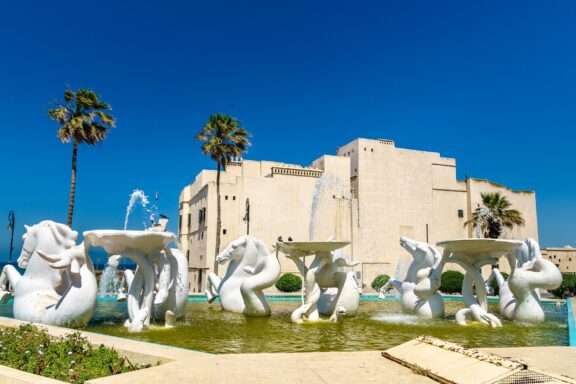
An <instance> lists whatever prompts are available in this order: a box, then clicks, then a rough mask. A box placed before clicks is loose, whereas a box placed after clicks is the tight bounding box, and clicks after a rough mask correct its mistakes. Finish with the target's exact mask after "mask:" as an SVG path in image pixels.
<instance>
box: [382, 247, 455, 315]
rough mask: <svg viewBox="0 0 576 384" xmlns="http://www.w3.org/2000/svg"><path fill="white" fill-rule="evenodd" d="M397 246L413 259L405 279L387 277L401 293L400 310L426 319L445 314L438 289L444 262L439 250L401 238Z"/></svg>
mask: <svg viewBox="0 0 576 384" xmlns="http://www.w3.org/2000/svg"><path fill="white" fill-rule="evenodd" d="M400 245H401V246H402V248H404V249H405V250H407V251H408V252H409V253H410V254H411V255H412V258H413V261H412V263H411V264H410V267H409V268H408V272H407V273H406V277H405V278H404V281H402V282H399V281H397V280H395V279H390V281H391V283H392V284H393V285H394V287H396V289H397V290H398V291H399V292H400V294H401V304H402V309H403V310H404V311H405V312H407V313H413V314H416V315H419V316H423V317H427V318H437V317H441V316H443V315H444V302H443V300H442V296H440V294H439V293H438V292H437V291H438V289H439V288H440V276H441V274H442V269H443V267H444V264H443V262H442V255H441V254H440V252H438V250H437V249H436V248H435V247H434V246H432V245H430V244H428V243H425V242H422V241H416V240H412V239H408V238H406V237H401V238H400Z"/></svg>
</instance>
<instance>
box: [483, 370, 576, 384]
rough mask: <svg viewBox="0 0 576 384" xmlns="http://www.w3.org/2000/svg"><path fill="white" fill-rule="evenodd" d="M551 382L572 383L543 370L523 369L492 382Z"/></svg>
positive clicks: (515, 383)
mask: <svg viewBox="0 0 576 384" xmlns="http://www.w3.org/2000/svg"><path fill="white" fill-rule="evenodd" d="M552 383H559V384H564V383H573V381H572V380H570V379H563V378H561V377H557V376H551V375H548V374H546V373H543V372H538V371H533V370H531V369H523V370H521V371H518V372H516V373H513V374H512V375H510V376H508V377H506V378H504V379H502V380H498V381H495V382H494V384H552Z"/></svg>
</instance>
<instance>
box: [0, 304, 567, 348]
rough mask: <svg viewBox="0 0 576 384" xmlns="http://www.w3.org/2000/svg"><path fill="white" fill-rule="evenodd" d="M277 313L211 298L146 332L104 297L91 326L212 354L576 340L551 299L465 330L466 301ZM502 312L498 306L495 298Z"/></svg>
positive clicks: (279, 307) (283, 308) (7, 310)
mask: <svg viewBox="0 0 576 384" xmlns="http://www.w3.org/2000/svg"><path fill="white" fill-rule="evenodd" d="M270 304H271V308H272V316H271V317H266V318H247V317H245V316H242V315H238V314H234V313H229V312H225V311H222V310H221V309H220V305H219V304H218V303H213V304H208V303H207V302H205V301H204V300H202V301H200V300H198V299H196V301H191V302H190V303H189V304H188V308H187V314H186V318H185V319H184V320H183V321H181V322H179V323H178V325H177V326H176V327H175V328H172V329H166V328H164V327H162V326H161V325H153V326H152V327H151V328H150V329H149V330H147V331H146V332H143V333H139V334H130V333H128V332H127V331H126V329H125V328H124V326H123V323H124V321H125V320H126V318H127V316H128V315H127V312H126V304H125V303H117V302H115V301H111V300H99V301H98V303H97V306H96V311H95V314H94V316H93V319H92V321H91V323H90V324H89V327H88V330H89V331H92V332H97V333H103V334H108V335H112V336H120V337H126V338H132V339H137V340H142V341H148V342H153V343H160V344H166V345H172V346H176V347H181V348H188V349H194V350H199V351H205V352H212V353H254V352H313V351H358V350H375V349H377V350H383V349H387V348H389V347H392V346H394V345H398V344H401V343H403V342H405V341H408V340H410V339H413V338H415V337H417V336H420V335H430V336H435V337H438V338H441V339H444V340H447V341H452V342H456V343H459V344H461V345H463V346H466V347H512V346H518V347H520V346H545V345H569V334H568V318H567V310H566V306H565V305H564V304H563V305H562V306H560V307H556V306H555V305H554V303H550V302H547V303H545V310H546V316H547V320H546V322H545V323H543V324H538V325H532V324H520V323H513V322H509V321H503V327H502V328H491V327H489V326H485V325H481V324H477V323H471V324H470V325H469V326H466V327H462V326H459V325H457V324H456V323H455V321H454V314H455V313H456V311H458V309H460V308H462V307H463V306H464V304H463V303H462V302H461V301H454V300H448V301H446V318H445V319H438V320H427V319H421V318H418V317H414V316H409V315H406V314H403V313H402V312H401V309H400V303H399V302H398V301H391V300H378V299H376V300H375V299H373V298H371V299H370V300H363V301H362V302H361V303H360V310H359V313H358V314H357V315H356V316H345V317H343V318H342V319H341V321H340V322H338V323H322V324H318V323H316V324H304V325H297V324H293V323H291V322H290V314H291V313H292V311H293V310H294V309H296V308H297V307H298V306H299V305H300V302H299V300H297V299H296V300H295V298H290V299H288V300H285V299H281V298H280V299H276V298H273V299H272V300H271V302H270ZM490 310H491V312H492V313H497V310H498V309H497V303H494V302H492V303H490ZM0 316H12V306H11V304H6V305H0Z"/></svg>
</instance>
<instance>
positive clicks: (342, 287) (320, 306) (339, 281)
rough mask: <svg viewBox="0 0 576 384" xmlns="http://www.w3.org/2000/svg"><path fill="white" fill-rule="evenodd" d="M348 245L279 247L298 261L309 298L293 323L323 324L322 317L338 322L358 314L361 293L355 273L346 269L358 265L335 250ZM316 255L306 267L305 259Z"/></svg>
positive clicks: (285, 245)
mask: <svg viewBox="0 0 576 384" xmlns="http://www.w3.org/2000/svg"><path fill="white" fill-rule="evenodd" d="M347 244H348V243H347V242H335V241H331V240H329V241H325V242H314V241H310V242H286V243H278V244H277V247H279V249H280V250H282V252H284V253H286V255H287V257H288V258H290V259H291V260H293V261H294V263H295V264H296V266H297V267H298V270H299V271H300V273H301V274H302V276H303V277H304V288H305V293H306V295H305V296H306V297H305V300H304V302H303V304H302V305H301V306H300V307H299V308H297V309H296V310H295V311H294V312H292V316H291V320H292V322H293V323H297V324H300V323H304V322H317V321H323V320H325V319H322V318H321V316H320V315H323V316H326V317H328V318H327V320H328V321H330V322H337V321H338V317H339V316H340V315H344V314H354V313H356V312H357V310H358V305H359V302H360V289H359V287H358V284H357V283H356V279H355V278H354V272H352V271H345V270H344V268H345V267H354V266H355V265H357V264H358V263H354V262H350V261H348V260H347V259H346V258H344V257H339V256H337V255H335V252H333V251H335V250H338V249H340V248H342V247H344V246H346V245H347ZM307 255H314V259H313V260H312V263H311V264H310V266H306V263H305V261H304V259H303V257H304V256H307Z"/></svg>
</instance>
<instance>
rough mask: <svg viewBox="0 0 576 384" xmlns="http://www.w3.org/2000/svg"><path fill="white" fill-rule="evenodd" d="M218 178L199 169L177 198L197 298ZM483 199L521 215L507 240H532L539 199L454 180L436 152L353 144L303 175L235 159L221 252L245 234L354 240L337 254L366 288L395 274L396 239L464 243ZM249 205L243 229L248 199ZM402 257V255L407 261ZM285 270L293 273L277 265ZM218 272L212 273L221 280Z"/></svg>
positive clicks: (226, 189)
mask: <svg viewBox="0 0 576 384" xmlns="http://www.w3.org/2000/svg"><path fill="white" fill-rule="evenodd" d="M215 180H216V171H208V170H203V171H201V172H200V173H199V174H198V175H197V176H196V179H195V181H194V182H193V183H192V184H190V185H189V186H187V187H186V188H184V190H183V191H182V193H181V195H180V226H179V236H180V241H181V244H182V247H183V249H184V250H185V251H186V252H187V255H188V257H189V263H190V264H189V265H190V282H191V288H190V290H191V291H192V292H200V291H202V290H203V287H204V285H205V281H206V274H207V273H208V272H209V271H213V269H214V258H215V255H214V252H215V235H216V234H215V228H216V188H215ZM481 192H501V193H502V194H503V195H505V196H507V197H508V198H509V200H510V201H511V202H512V204H513V206H514V207H515V208H516V209H518V210H520V211H521V212H522V214H523V215H524V218H525V220H526V226H523V227H518V228H515V229H514V230H513V231H511V232H508V233H505V235H506V236H507V237H509V238H518V239H523V238H526V237H533V238H534V239H536V240H537V239H538V226H537V217H536V196H535V193H534V192H531V191H512V190H511V189H509V188H507V187H504V186H502V185H499V184H496V183H493V182H490V181H488V180H481V179H474V178H467V179H466V180H464V181H460V180H457V179H456V160H455V159H450V158H444V157H441V156H440V154H439V153H435V152H424V151H417V150H410V149H403V148H397V147H396V146H395V144H394V142H393V141H391V140H369V139H356V140H354V141H352V142H350V143H348V144H346V145H344V146H342V147H340V148H338V149H337V152H336V155H335V156H330V155H324V156H322V157H320V158H319V159H317V160H316V161H314V162H312V165H311V166H310V167H302V166H298V165H293V164H284V163H279V162H271V161H250V160H243V161H242V160H241V161H234V162H232V163H231V164H230V166H229V167H228V169H227V171H226V172H224V173H222V176H221V196H222V236H221V239H222V246H221V250H222V249H224V248H225V247H226V246H227V245H228V243H229V242H231V241H232V240H235V239H236V238H238V237H240V236H241V235H244V234H246V233H247V230H248V224H249V230H250V234H251V235H254V236H256V237H258V238H260V239H262V240H263V241H264V242H265V243H266V244H268V246H269V247H270V248H271V246H272V244H274V242H275V241H276V239H277V238H278V237H279V236H282V237H283V239H284V240H287V239H288V237H292V238H293V239H294V240H309V239H311V238H312V239H314V240H325V239H328V238H329V237H331V236H333V237H335V238H336V239H337V240H347V241H350V242H351V245H350V246H348V247H347V248H346V249H345V250H344V252H345V253H346V254H347V255H348V256H349V257H350V258H351V259H353V260H354V261H358V262H360V264H359V265H358V266H357V267H355V269H354V270H355V271H356V277H357V279H358V280H359V282H361V283H362V284H363V285H364V286H365V287H366V288H369V287H370V283H371V282H372V280H373V279H374V277H375V276H377V275H378V274H381V273H386V274H388V275H392V276H393V275H394V274H395V270H396V266H397V264H398V262H399V260H402V259H406V257H407V256H408V254H407V253H406V251H404V250H403V249H402V248H401V247H400V244H399V237H400V236H408V237H411V238H413V239H417V240H421V241H427V242H429V243H432V244H433V243H436V242H437V241H440V240H446V239H454V238H462V237H470V236H472V229H470V228H465V227H464V223H465V222H466V220H468V219H469V218H470V216H471V212H473V211H474V209H476V207H478V205H479V204H480V203H481V198H480V193H481ZM247 199H248V200H249V202H250V215H249V216H250V221H249V223H248V222H247V221H246V220H245V218H246V201H247ZM408 257H409V256H408ZM280 262H281V265H282V270H283V272H287V271H291V272H295V271H296V268H295V266H294V265H293V263H292V262H291V261H290V260H286V259H282V260H280ZM223 269H225V268H220V269H219V271H218V272H219V275H222V274H223V272H224V271H223Z"/></svg>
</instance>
